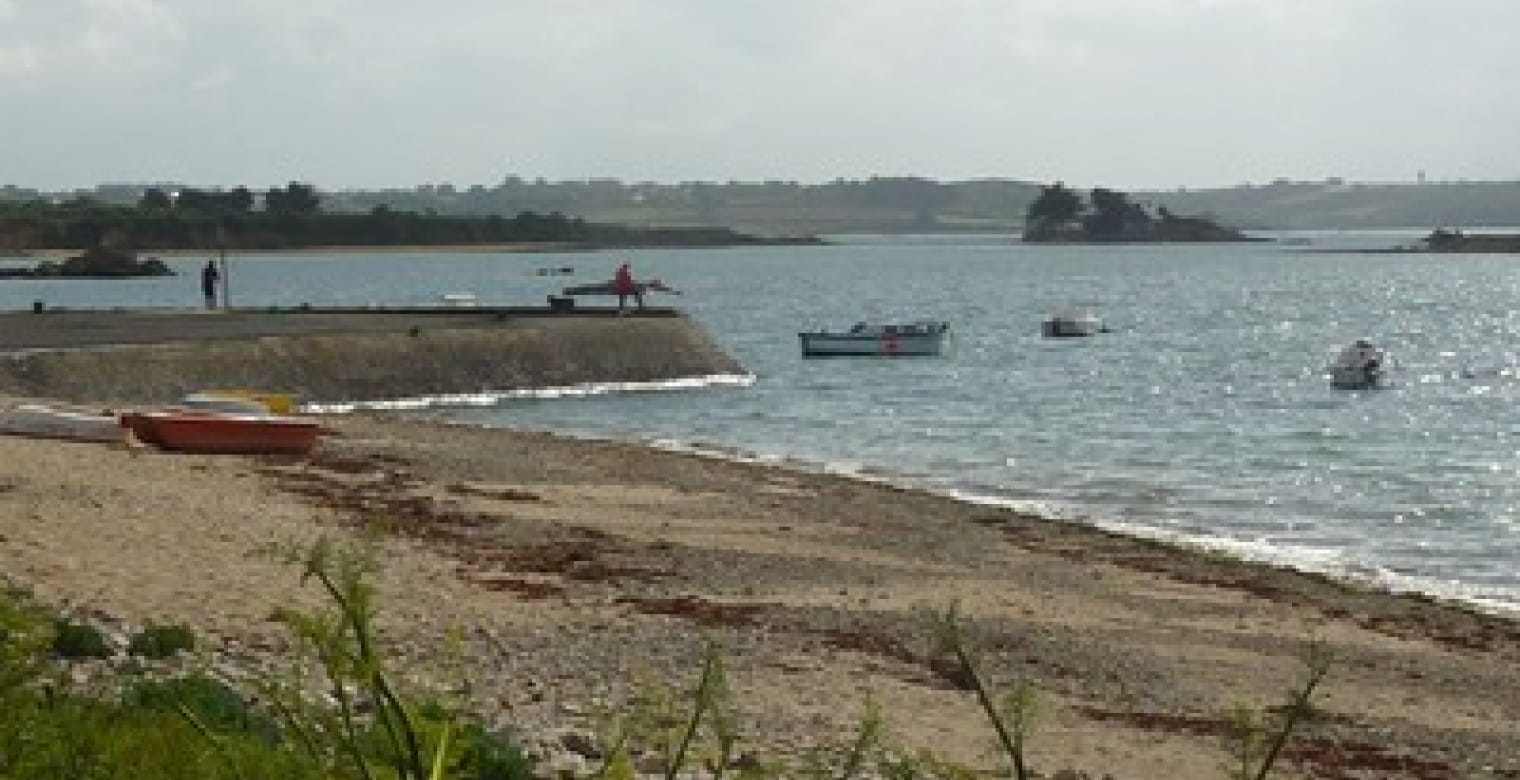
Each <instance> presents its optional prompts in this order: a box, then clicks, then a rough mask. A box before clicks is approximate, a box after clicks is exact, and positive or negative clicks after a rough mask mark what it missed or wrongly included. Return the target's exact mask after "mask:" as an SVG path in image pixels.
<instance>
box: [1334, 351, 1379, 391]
mask: <svg viewBox="0 0 1520 780" xmlns="http://www.w3.org/2000/svg"><path fill="white" fill-rule="evenodd" d="M1387 370H1388V356H1387V355H1386V354H1385V353H1384V352H1383V350H1382V349H1380V348H1379V347H1377V346H1376V345H1374V344H1373V343H1372V342H1371V341H1368V340H1367V339H1357V340H1356V341H1354V342H1352V343H1351V345H1350V346H1348V347H1346V348H1345V349H1343V350H1341V353H1340V354H1339V355H1337V356H1336V358H1335V363H1333V364H1331V366H1330V386H1331V387H1333V388H1335V389H1337V390H1370V389H1372V388H1375V387H1381V386H1382V385H1383V382H1384V380H1385V375H1386V372H1387Z"/></svg>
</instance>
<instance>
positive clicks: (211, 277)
mask: <svg viewBox="0 0 1520 780" xmlns="http://www.w3.org/2000/svg"><path fill="white" fill-rule="evenodd" d="M221 280H222V272H221V271H218V270H216V261H215V260H207V261H206V267H205V268H202V269H201V294H202V295H204V296H205V297H206V308H208V309H215V308H216V283H217V282H219V281H221Z"/></svg>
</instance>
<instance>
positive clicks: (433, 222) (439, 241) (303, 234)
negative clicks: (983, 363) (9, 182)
mask: <svg viewBox="0 0 1520 780" xmlns="http://www.w3.org/2000/svg"><path fill="white" fill-rule="evenodd" d="M322 201H323V198H322V196H321V195H319V194H318V192H317V191H316V189H315V188H314V187H312V186H311V185H308V184H302V183H297V182H292V183H290V184H289V185H287V186H286V187H283V188H271V189H270V190H268V191H267V192H265V193H263V195H262V197H261V198H260V197H256V196H254V194H253V193H252V192H251V191H250V190H248V189H247V188H245V187H236V188H233V189H230V190H225V191H223V190H198V189H192V188H183V189H179V190H177V191H174V192H172V193H171V192H169V191H166V190H164V189H160V188H157V187H150V188H146V189H145V190H143V191H142V192H141V193H140V194H139V195H138V197H137V199H136V200H135V202H132V203H112V202H106V201H102V200H98V199H95V198H88V197H74V198H70V199H67V200H61V201H56V202H55V201H52V200H46V199H40V198H35V199H10V200H6V199H0V252H22V251H26V250H29V249H37V248H80V249H88V248H92V247H112V248H121V249H128V250H134V251H146V250H175V249H205V248H217V247H222V248H227V249H287V248H299V247H314V246H395V245H423V246H438V245H445V244H497V243H500V244H510V243H548V244H565V245H573V246H583V247H601V246H619V247H637V246H727V245H734V244H745V243H759V242H761V241H762V239H759V238H756V237H753V236H748V235H743V234H740V233H738V232H736V231H733V230H729V229H727V228H723V227H703V226H691V227H669V228H658V227H632V226H625V225H617V224H605V223H595V222H590V221H587V220H586V219H583V218H581V217H570V216H566V215H564V214H562V213H560V212H550V213H547V214H544V213H538V212H535V211H529V210H524V211H520V212H518V213H517V214H516V215H514V216H511V217H506V216H501V215H496V214H492V215H483V216H452V215H440V214H437V213H416V212H410V211H401V210H398V209H395V208H392V207H390V206H388V205H376V206H374V207H373V208H371V209H370V210H369V211H368V212H365V213H352V212H346V213H345V212H328V211H325V210H324V209H323V204H322Z"/></svg>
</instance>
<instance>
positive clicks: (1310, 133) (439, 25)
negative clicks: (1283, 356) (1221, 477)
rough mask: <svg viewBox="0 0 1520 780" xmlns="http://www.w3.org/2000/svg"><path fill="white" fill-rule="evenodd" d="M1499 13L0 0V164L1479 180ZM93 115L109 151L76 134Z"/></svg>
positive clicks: (1363, 5)
mask: <svg viewBox="0 0 1520 780" xmlns="http://www.w3.org/2000/svg"><path fill="white" fill-rule="evenodd" d="M1517 15H1520V6H1514V5H1513V4H1511V3H1510V2H1509V0H1452V2H1448V3H1445V4H1439V5H1437V4H1431V3H1428V2H1425V1H1424V0H1335V1H1334V2H1330V1H1327V0H932V2H931V0H871V2H860V1H859V0H722V1H721V2H714V0H449V1H448V2H445V3H430V4H423V3H417V2H413V1H411V0H216V1H215V2H206V1H205V0H52V1H51V2H37V3H26V4H22V3H18V2H16V1H15V0H0V19H3V20H4V23H3V24H0V114H3V115H5V116H8V117H9V116H26V117H28V120H27V121H28V123H29V125H28V127H29V128H31V129H30V131H29V132H28V133H27V134H25V136H24V137H23V138H21V139H20V140H19V141H18V142H17V143H15V144H12V145H11V146H10V148H9V149H3V150H0V164H3V165H0V169H6V170H11V171H16V172H20V173H22V174H25V175H29V176H32V177H34V178H36V179H39V180H40V179H47V178H54V179H57V178H67V179H70V180H76V181H78V180H82V181H85V182H89V181H95V180H99V179H101V178H104V177H105V173H104V172H110V174H111V175H113V176H119V177H136V178H148V179H154V180H158V179H162V178H165V177H185V178H187V179H190V180H193V181H200V182H204V183H216V182H218V181H220V182H227V183H238V182H246V183H249V184H265V183H283V182H284V181H288V180H290V179H292V178H297V179H302V180H311V181H315V182H317V183H319V184H324V185H341V184H355V185H358V184H365V185H379V184H394V183H398V182H409V181H429V180H430V181H442V180H450V181H457V182H461V183H467V182H471V181H494V180H496V179H498V178H499V177H500V176H501V175H503V174H505V173H509V172H515V173H521V174H524V175H528V176H536V175H544V176H548V177H550V178H560V177H581V176H603V175H605V176H620V177H623V178H654V179H664V180H672V179H689V178H798V179H829V178H833V177H835V176H841V175H842V176H861V175H870V174H872V173H915V174H919V175H928V176H938V177H947V178H950V177H966V176H976V175H1004V176H1015V177H1032V178H1051V177H1061V178H1065V179H1067V180H1068V181H1091V182H1094V183H1100V182H1105V181H1107V182H1111V183H1113V184H1114V185H1115V186H1127V185H1135V184H1157V185H1165V184H1176V183H1204V184H1206V183H1215V182H1220V181H1224V182H1233V181H1236V180H1241V179H1247V178H1251V179H1257V180H1260V179H1263V178H1272V177H1275V176H1278V175H1287V176H1301V177H1318V176H1321V175H1332V174H1335V175H1346V176H1347V177H1348V178H1355V177H1357V176H1361V175H1367V176H1373V175H1384V176H1386V175H1389V174H1391V173H1392V172H1395V171H1400V170H1402V169H1404V168H1408V167H1411V165H1410V164H1409V162H1408V160H1407V159H1401V158H1400V155H1399V152H1398V150H1399V149H1400V148H1404V149H1440V150H1442V151H1441V154H1442V155H1444V156H1445V157H1446V159H1447V160H1448V161H1449V162H1448V163H1447V164H1449V165H1450V166H1451V167H1453V168H1456V167H1467V168H1472V169H1477V168H1480V167H1481V166H1482V165H1483V164H1484V161H1485V160H1488V161H1493V160H1501V159H1508V151H1507V149H1508V144H1507V143H1505V142H1503V141H1502V140H1501V139H1500V136H1501V135H1502V132H1500V131H1499V130H1497V129H1490V128H1503V127H1513V126H1514V124H1515V120H1516V119H1517V117H1516V116H1515V112H1516V110H1517V109H1514V108H1510V107H1509V104H1510V102H1511V101H1509V100H1508V92H1509V86H1508V85H1510V84H1512V83H1513V81H1514V77H1515V76H1516V75H1520V74H1517V73H1516V72H1515V71H1516V67H1515V65H1516V54H1514V53H1513V47H1512V46H1511V45H1510V44H1509V42H1508V41H1506V40H1505V35H1504V31H1506V30H1510V29H1513V27H1514V22H1515V21H1516V20H1517V19H1516V17H1517ZM1473 19H1483V20H1484V22H1485V23H1484V24H1481V25H1473V24H1471V20H1473ZM1421 106H1424V107H1427V108H1428V107H1431V106H1439V113H1438V114H1436V115H1431V114H1430V113H1428V112H1426V113H1425V114H1423V115H1421V114H1420V112H1421V111H1422V109H1421ZM1415 117H1419V120H1418V121H1415V119H1414V118H1415ZM1439 117H1447V118H1452V119H1453V121H1456V120H1460V121H1461V122H1463V123H1466V125H1467V128H1466V130H1464V131H1462V132H1461V133H1458V132H1456V131H1455V130H1453V129H1452V128H1451V127H1448V126H1447V125H1448V124H1451V123H1450V122H1445V121H1442V120H1440V119H1439ZM92 127H93V128H105V127H111V128H115V129H116V130H117V131H118V132H117V135H118V140H117V141H116V142H115V143H113V144H111V145H109V146H106V147H104V149H105V150H104V151H90V148H99V147H102V145H101V144H100V143H99V142H98V141H94V140H92V139H90V138H87V137H86V136H85V133H86V130H84V129H82V128H92ZM1371 139H1376V142H1375V143H1374V142H1372V141H1371ZM65 144H72V146H69V147H68V151H67V153H66V154H65V153H60V152H59V151H58V150H59V149H61V148H63V147H64V145H65ZM1438 162H1439V161H1438ZM1422 165H1423V166H1424V167H1427V168H1430V169H1431V170H1432V172H1433V173H1434V171H1436V170H1439V169H1440V165H1437V164H1435V163H1432V162H1428V161H1427V162H1422ZM1329 167H1338V168H1339V169H1338V170H1319V169H1324V168H1329ZM1378 172H1382V173H1381V174H1379V173H1378Z"/></svg>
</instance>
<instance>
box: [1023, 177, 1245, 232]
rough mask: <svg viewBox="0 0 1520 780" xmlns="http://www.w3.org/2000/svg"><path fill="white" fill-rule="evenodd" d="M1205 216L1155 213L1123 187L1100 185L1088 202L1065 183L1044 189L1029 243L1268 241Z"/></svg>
mask: <svg viewBox="0 0 1520 780" xmlns="http://www.w3.org/2000/svg"><path fill="white" fill-rule="evenodd" d="M1267 240H1270V239H1265V238H1253V237H1251V236H1248V235H1246V234H1244V233H1242V232H1240V231H1238V230H1235V229H1234V228H1228V227H1224V226H1222V225H1218V224H1215V223H1214V222H1212V221H1210V220H1207V219H1204V218H1202V217H1183V216H1178V215H1176V214H1173V213H1172V212H1171V211H1170V210H1168V209H1167V208H1166V207H1165V206H1162V207H1160V208H1158V209H1156V213H1155V215H1152V214H1151V212H1150V211H1148V210H1147V208H1146V207H1145V206H1143V205H1141V204H1139V203H1135V202H1134V201H1131V200H1130V199H1129V196H1128V195H1125V194H1124V193H1122V192H1119V191H1117V190H1110V189H1105V188H1103V187H1098V188H1096V189H1094V190H1093V191H1092V192H1091V194H1090V195H1089V196H1088V201H1087V202H1085V203H1084V202H1083V200H1082V196H1081V194H1079V193H1077V192H1076V191H1075V190H1071V189H1068V188H1067V187H1066V185H1064V184H1062V183H1061V182H1056V183H1055V184H1051V185H1049V186H1045V187H1041V188H1040V195H1039V197H1037V198H1035V200H1034V202H1033V203H1031V204H1029V209H1028V210H1027V211H1026V212H1025V215H1024V241H1026V242H1029V243H1105V244H1106V243H1169V242H1228V241H1267Z"/></svg>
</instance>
